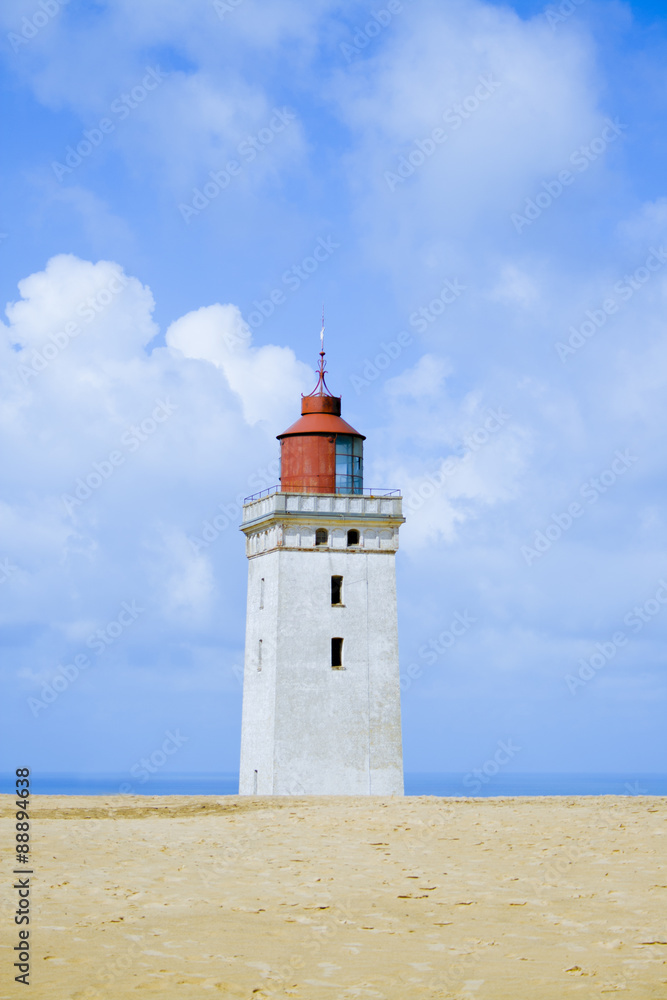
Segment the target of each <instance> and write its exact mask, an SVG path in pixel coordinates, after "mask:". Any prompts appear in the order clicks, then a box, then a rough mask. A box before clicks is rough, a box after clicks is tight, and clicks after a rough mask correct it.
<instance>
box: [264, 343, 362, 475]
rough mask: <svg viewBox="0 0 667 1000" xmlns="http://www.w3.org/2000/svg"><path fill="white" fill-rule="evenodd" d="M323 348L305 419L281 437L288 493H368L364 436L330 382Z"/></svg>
mask: <svg viewBox="0 0 667 1000" xmlns="http://www.w3.org/2000/svg"><path fill="white" fill-rule="evenodd" d="M325 375H326V369H325V367H324V349H322V350H321V351H320V364H319V372H318V380H317V385H316V386H315V388H314V389H313V391H312V392H311V393H310V394H309V395H308V396H302V397H301V419H300V420H297V422H296V423H295V424H292V426H291V427H288V429H287V430H286V431H284V432H283V433H282V434H279V435H278V440H279V441H280V489H281V492H283V493H363V485H364V482H363V454H364V445H363V442H364V440H365V438H364V435H363V434H360V433H359V431H355V429H354V427H350V425H349V424H348V423H346V421H345V420H343V419H342V418H341V415H340V396H334V395H333V393H331V392H330V391H329V389H328V387H327V384H326V381H325Z"/></svg>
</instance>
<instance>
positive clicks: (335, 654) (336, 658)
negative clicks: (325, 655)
mask: <svg viewBox="0 0 667 1000" xmlns="http://www.w3.org/2000/svg"><path fill="white" fill-rule="evenodd" d="M331 666H332V669H333V670H342V668H343V640H342V639H340V638H335V639H332V640H331Z"/></svg>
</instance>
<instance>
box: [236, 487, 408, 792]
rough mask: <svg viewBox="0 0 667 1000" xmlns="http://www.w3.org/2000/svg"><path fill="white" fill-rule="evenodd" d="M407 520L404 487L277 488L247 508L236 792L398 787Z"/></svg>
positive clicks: (400, 777)
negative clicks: (399, 580)
mask: <svg viewBox="0 0 667 1000" xmlns="http://www.w3.org/2000/svg"><path fill="white" fill-rule="evenodd" d="M403 521H404V518H403V516H402V513H401V498H400V497H399V496H389V497H362V496H354V495H336V494H324V495H312V494H294V493H275V494H273V495H272V496H269V497H267V498H264V499H261V500H256V501H254V502H251V503H248V504H246V505H245V507H244V510H243V525H242V530H243V532H244V533H245V535H246V539H247V542H246V547H247V555H248V558H249V572H248V612H247V630H246V651H245V668H244V680H243V724H242V738H241V776H240V783H239V792H240V794H241V795H252V794H258V795H402V794H403V757H402V746H401V709H400V685H399V663H398V627H397V613H396V582H395V569H394V559H395V553H396V550H397V548H398V528H399V525H400V524H402V523H403ZM318 529H319V531H318ZM348 531H351V532H352V534H351V535H349V536H348ZM323 532H326V541H322V539H323V537H324V535H323ZM357 538H358V541H355V539H357ZM316 542H319V544H316ZM334 578H335V579H334ZM339 587H340V594H338V593H337V589H338V588H339ZM332 601H335V603H332ZM340 640H342V643H341V642H340ZM339 660H340V661H341V662H340V664H339V663H338V661H339Z"/></svg>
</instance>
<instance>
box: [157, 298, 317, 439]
mask: <svg viewBox="0 0 667 1000" xmlns="http://www.w3.org/2000/svg"><path fill="white" fill-rule="evenodd" d="M250 339H251V334H250V329H249V327H248V325H247V324H246V323H245V322H244V320H243V317H242V316H241V313H240V312H239V310H238V308H237V307H236V306H234V305H214V306H203V307H202V308H201V309H197V310H196V311H195V312H191V313H188V314H187V315H186V316H182V317H181V319H178V320H176V322H175V323H172V324H171V326H170V327H169V329H168V330H167V335H166V341H167V344H168V345H169V347H172V348H175V349H176V350H178V351H180V352H181V353H182V354H184V355H185V357H187V358H197V359H200V360H204V361H209V362H211V364H214V365H215V366H216V367H217V368H220V369H221V371H222V372H223V373H224V376H225V379H226V380H227V383H228V385H229V387H230V389H231V390H232V392H235V393H236V394H237V395H238V396H239V397H240V399H241V402H242V405H243V415H244V417H245V420H246V421H247V422H248V423H249V424H251V425H252V424H256V423H257V422H258V421H260V420H265V421H272V423H275V422H276V421H280V420H283V419H288V415H289V413H293V412H294V403H295V400H297V399H298V398H299V395H300V393H301V392H306V391H307V387H308V386H309V383H311V382H312V380H313V372H312V369H311V368H309V367H308V365H305V364H303V363H302V362H300V361H297V360H296V358H295V356H294V351H292V350H291V349H290V348H289V347H275V346H274V345H272V344H267V345H266V346H264V347H259V348H257V347H251V346H250Z"/></svg>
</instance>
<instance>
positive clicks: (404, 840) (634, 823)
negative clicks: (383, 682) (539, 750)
mask: <svg viewBox="0 0 667 1000" xmlns="http://www.w3.org/2000/svg"><path fill="white" fill-rule="evenodd" d="M1 807H2V817H3V819H2V827H3V836H2V841H1V843H2V847H3V850H4V852H5V853H4V861H5V865H6V866H7V867H13V862H12V857H11V855H9V853H8V849H7V846H8V845H11V843H12V835H13V834H12V822H13V816H12V813H13V799H10V798H9V796H2V797H1ZM666 818H667V800H665V799H655V798H642V797H635V798H632V797H603V798H597V799H593V798H573V799H487V800H479V799H477V800H453V799H433V798H406V799H392V800H389V799H366V798H364V799H361V798H341V799H334V798H325V799H316V800H315V799H308V800H306V799H285V798H280V799H239V798H237V797H224V798H222V797H220V798H217V797H206V798H185V797H169V798H162V797H160V798H140V797H129V796H128V797H122V796H115V797H70V796H62V797H60V796H42V797H37V798H35V799H34V800H33V824H32V825H33V829H32V840H33V849H34V855H33V867H34V870H35V876H34V879H33V881H34V885H33V911H32V921H31V926H30V930H31V945H32V948H33V951H34V957H33V963H32V972H31V980H32V986H31V990H30V994H29V995H30V996H32V997H33V998H40V1000H41V998H44V1000H47V998H48V1000H65V998H71V1000H93V998H105V1000H106V998H109V1000H123V998H126V997H127V998H130V997H131V998H141V997H146V998H148V997H156V998H165V1000H169V998H172V997H173V998H184V1000H189V998H194V997H206V996H220V997H242V998H247V1000H262V998H268V997H297V998H307V1000H319V998H330V1000H357V998H387V1000H389V998H391V1000H394V998H401V1000H404V998H405V1000H408V998H410V1000H414V998H420V997H424V998H428V1000H430V998H440V997H443V998H467V1000H500V998H507V1000H516V998H526V1000H564V998H568V997H579V998H582V1000H587V998H589V997H597V996H601V997H605V996H607V995H610V994H618V995H619V996H624V997H628V998H631V1000H640V998H648V997H651V998H656V1000H657V998H659V1000H665V998H667V870H666V867H665V865H666V851H665V829H666V827H665V819H666ZM3 895H4V905H3V917H4V919H3V925H4V926H5V928H10V927H11V921H12V917H13V911H14V907H15V900H14V898H13V897H10V895H9V892H8V891H6V892H5V893H4V894H3ZM15 943H16V942H15V941H13V940H11V931H10V934H9V935H7V934H4V935H3V952H4V957H5V967H6V969H9V968H10V967H11V963H12V961H13V958H10V955H11V954H13V953H12V952H11V948H12V945H13V944H15ZM3 984H4V985H3V987H1V988H0V996H1V997H3V998H4V997H12V998H14V997H16V996H17V995H18V991H19V989H20V987H19V986H18V985H17V984H14V983H13V982H11V978H9V979H8V977H7V972H5V974H4V976H3Z"/></svg>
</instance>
